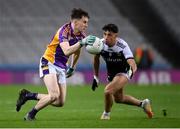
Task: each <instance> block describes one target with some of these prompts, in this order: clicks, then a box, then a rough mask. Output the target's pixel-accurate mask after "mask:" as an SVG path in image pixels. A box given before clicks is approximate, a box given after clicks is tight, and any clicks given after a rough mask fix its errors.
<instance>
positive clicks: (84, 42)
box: [79, 35, 96, 46]
mask: <svg viewBox="0 0 180 129" xmlns="http://www.w3.org/2000/svg"><path fill="white" fill-rule="evenodd" d="M95 40H96V36H93V35H89V36H87V37H86V38H84V39H82V40H81V41H79V42H80V45H81V46H84V45H93V43H94V42H95Z"/></svg>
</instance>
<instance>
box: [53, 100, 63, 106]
mask: <svg viewBox="0 0 180 129" xmlns="http://www.w3.org/2000/svg"><path fill="white" fill-rule="evenodd" d="M64 103H65V101H62V100H59V99H58V100H56V101H55V102H54V105H55V106H56V107H63V106H64Z"/></svg>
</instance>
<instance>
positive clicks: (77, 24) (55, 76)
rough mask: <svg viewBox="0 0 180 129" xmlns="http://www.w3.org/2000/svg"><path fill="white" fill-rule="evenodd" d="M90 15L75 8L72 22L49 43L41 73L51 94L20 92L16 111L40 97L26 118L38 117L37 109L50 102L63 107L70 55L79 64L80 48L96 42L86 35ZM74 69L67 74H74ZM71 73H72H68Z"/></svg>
mask: <svg viewBox="0 0 180 129" xmlns="http://www.w3.org/2000/svg"><path fill="white" fill-rule="evenodd" d="M88 20H89V15H88V13H87V12H86V11H84V10H82V9H73V10H72V14H71V21H70V22H69V23H67V24H65V25H63V26H62V27H61V28H60V29H59V30H58V31H57V32H56V34H55V36H54V37H53V39H52V41H51V42H50V43H49V45H48V46H47V49H46V51H45V53H44V55H43V56H42V57H41V59H40V65H39V73H40V77H41V78H42V79H43V81H44V83H45V85H46V88H47V91H48V94H41V93H32V92H30V91H28V90H26V89H23V90H21V91H20V93H19V97H18V100H17V104H16V111H20V109H21V106H22V105H23V104H25V103H26V102H27V100H37V101H38V102H37V104H36V105H35V106H34V107H33V108H32V109H31V110H30V111H29V112H28V113H27V114H26V116H25V117H24V120H34V119H35V116H36V114H37V112H39V111H40V110H41V109H43V108H45V107H46V106H48V105H53V106H56V107H62V106H63V105H64V103H65V99H66V63H67V61H68V58H69V56H70V55H73V56H74V58H73V59H74V60H73V65H72V66H73V67H74V66H75V65H76V63H77V60H78V58H79V54H80V48H81V47H82V46H84V45H92V44H93V43H94V41H95V36H92V35H90V36H87V37H86V38H84V37H85V34H84V32H85V30H86V29H87V27H88ZM72 69H73V68H71V70H70V71H68V73H67V74H72V72H73V70H72ZM68 76H69V75H68Z"/></svg>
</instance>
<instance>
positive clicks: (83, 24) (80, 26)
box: [75, 16, 89, 32]
mask: <svg viewBox="0 0 180 129" xmlns="http://www.w3.org/2000/svg"><path fill="white" fill-rule="evenodd" d="M88 20H89V19H88V17H84V16H83V17H82V18H81V19H77V20H76V21H75V29H76V31H79V32H84V31H86V29H87V27H88Z"/></svg>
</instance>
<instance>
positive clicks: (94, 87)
mask: <svg viewBox="0 0 180 129" xmlns="http://www.w3.org/2000/svg"><path fill="white" fill-rule="evenodd" d="M98 84H99V79H98V77H97V76H95V75H94V79H93V83H92V86H91V88H92V90H93V91H95V90H96V88H97V87H98Z"/></svg>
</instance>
